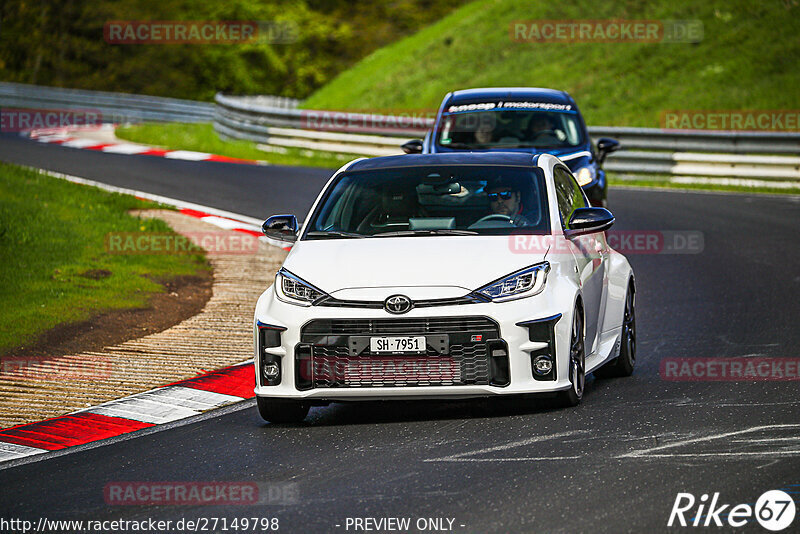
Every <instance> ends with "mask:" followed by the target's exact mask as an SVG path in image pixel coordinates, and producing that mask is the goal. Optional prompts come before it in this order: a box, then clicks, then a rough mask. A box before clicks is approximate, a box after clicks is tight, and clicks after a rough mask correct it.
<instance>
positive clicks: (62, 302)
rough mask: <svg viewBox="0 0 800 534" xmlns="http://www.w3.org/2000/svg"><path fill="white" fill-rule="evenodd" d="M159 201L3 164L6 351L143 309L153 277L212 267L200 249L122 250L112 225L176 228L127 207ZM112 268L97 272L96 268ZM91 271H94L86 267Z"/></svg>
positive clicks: (1, 277) (0, 311)
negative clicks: (110, 314) (111, 237)
mask: <svg viewBox="0 0 800 534" xmlns="http://www.w3.org/2000/svg"><path fill="white" fill-rule="evenodd" d="M153 207H154V204H152V203H149V202H144V201H140V200H137V199H136V198H134V197H132V196H128V195H120V194H116V193H108V192H105V191H102V190H99V189H96V188H93V187H87V186H82V185H77V184H73V183H70V182H67V181H65V180H59V179H57V178H52V177H49V176H46V175H44V174H40V173H38V172H36V171H34V170H30V169H25V168H22V167H18V166H15V165H8V164H4V163H2V164H0V302H3V303H4V305H3V306H2V307H0V354H2V353H4V352H7V351H8V350H10V349H13V348H15V347H18V346H21V345H23V344H26V343H29V342H31V341H33V340H35V339H36V337H37V336H38V335H39V334H42V333H43V332H45V331H47V330H48V329H50V328H53V327H54V326H56V325H59V324H64V323H75V322H80V321H84V320H87V319H89V318H90V317H92V316H96V315H98V314H100V313H102V312H106V311H110V310H119V309H131V308H142V307H146V306H147V305H148V300H149V299H148V297H149V295H151V294H152V293H160V292H163V291H164V287H163V286H162V285H160V284H158V283H157V282H156V281H154V280H163V279H168V278H171V277H174V276H180V275H192V274H197V273H198V272H200V270H202V269H208V268H209V267H208V264H207V262H206V261H205V258H204V257H203V255H201V254H183V255H119V254H109V253H108V252H107V251H106V236H107V234H109V233H111V232H157V233H159V234H161V233H174V232H172V230H171V229H170V228H169V226H168V225H167V224H166V223H165V222H163V221H161V220H158V219H139V218H136V217H133V216H131V215H128V213H127V212H128V210H130V209H136V208H153ZM92 271H94V272H99V271H108V272H110V275H108V276H107V277H101V278H99V279H94V278H93V277H91V274H92V273H91V272H92ZM87 272H88V274H87Z"/></svg>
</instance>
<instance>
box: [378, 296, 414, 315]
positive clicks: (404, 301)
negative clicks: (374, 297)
mask: <svg viewBox="0 0 800 534" xmlns="http://www.w3.org/2000/svg"><path fill="white" fill-rule="evenodd" d="M383 309H385V310H386V311H387V312H389V313H396V314H399V313H406V312H407V311H408V310H410V309H411V299H410V298H408V297H406V296H405V295H392V296H391V297H389V298H387V299H386V300H385V301H383Z"/></svg>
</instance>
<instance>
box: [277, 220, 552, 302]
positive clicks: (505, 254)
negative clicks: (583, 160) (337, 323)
mask: <svg viewBox="0 0 800 534" xmlns="http://www.w3.org/2000/svg"><path fill="white" fill-rule="evenodd" d="M518 237H524V238H525V239H528V240H529V239H531V238H536V237H538V238H540V239H541V238H542V237H543V236H530V235H525V236H430V237H428V236H425V237H385V238H377V237H376V238H365V239H328V240H311V241H298V242H297V243H295V245H294V246H293V247H292V251H291V252H290V253H289V256H288V257H287V258H286V261H285V262H284V264H283V266H284V267H285V268H286V269H287V270H289V271H290V272H292V273H293V274H295V275H296V276H299V277H300V278H302V279H303V280H305V281H307V282H309V283H310V284H313V285H315V286H317V287H318V288H319V289H321V290H323V291H325V292H327V293H329V294H334V293H336V294H335V295H334V296H336V297H337V298H342V299H347V298H356V299H358V298H366V294H371V295H372V296H375V297H378V296H379V295H382V294H383V293H387V295H386V296H389V295H390V294H392V292H393V290H400V289H401V288H402V289H403V293H404V294H405V295H407V296H409V297H411V298H412V299H415V298H449V297H459V296H463V295H464V294H466V293H467V292H469V291H472V290H475V289H478V288H479V287H482V286H484V285H486V284H488V283H489V282H493V281H494V280H496V279H498V278H501V277H503V276H505V275H507V274H510V273H512V272H514V271H517V270H520V269H522V268H524V267H527V266H529V265H533V264H535V263H539V262H541V261H543V260H544V258H545V256H546V252H547V249H546V245H543V246H542V247H535V248H537V250H531V249H530V247H528V248H526V249H525V252H523V253H515V252H514V248H515V245H514V243H515V241H514V239H515V238H518ZM378 288H380V290H379V291H371V290H374V289H378ZM375 293H377V294H379V295H375Z"/></svg>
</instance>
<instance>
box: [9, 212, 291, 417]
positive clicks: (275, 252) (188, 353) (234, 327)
mask: <svg viewBox="0 0 800 534" xmlns="http://www.w3.org/2000/svg"><path fill="white" fill-rule="evenodd" d="M136 214H138V215H139V216H141V217H158V218H161V219H163V220H165V221H166V222H167V223H168V224H169V225H170V226H171V227H172V228H173V229H174V230H175V231H176V232H178V233H181V234H184V235H187V234H196V233H197V232H209V233H211V234H213V235H215V236H219V235H222V234H223V233H224V234H229V236H231V237H232V236H236V237H237V238H242V237H249V236H247V235H246V234H242V233H239V232H232V231H230V232H229V231H225V230H220V228H218V227H216V226H211V225H209V224H207V223H203V222H201V221H198V219H196V218H194V217H189V216H187V215H183V214H180V213H177V212H173V211H168V210H144V211H139V212H136ZM253 239H255V237H253ZM285 257H286V252H285V251H284V250H282V249H280V248H278V247H274V246H271V245H268V244H266V243H264V242H261V241H259V242H258V248H257V251H255V252H249V253H237V254H231V253H225V252H213V251H209V252H208V259H209V262H210V264H211V266H212V268H213V271H214V276H213V294H212V296H211V298H210V299H209V301H208V302H207V303H206V305H205V307H204V308H203V309H202V311H201V312H200V313H198V314H197V315H195V316H193V317H191V318H189V319H186V320H185V321H182V322H180V323H178V324H176V325H174V326H172V327H171V328H168V329H166V330H163V331H161V332H158V333H155V334H151V335H147V336H144V337H140V338H137V339H132V340H130V341H126V342H124V343H121V344H119V345H114V346H109V347H105V348H103V349H102V350H98V351H86V352H78V353H75V354H67V355H64V356H59V357H55V358H48V359H46V360H41V362H34V363H31V364H28V365H27V366H25V367H19V368H16V369H13V370H10V371H6V370H4V372H3V373H2V374H0V428H6V427H9V426H14V425H18V424H24V423H30V422H33V421H39V420H42V419H46V418H49V417H54V416H57V415H62V414H65V413H69V412H73V411H76V410H80V409H83V408H87V407H89V406H94V405H96V404H100V403H102V402H106V401H110V400H113V399H117V398H120V397H124V396H127V395H131V394H133V393H139V392H142V391H147V390H149V389H152V388H154V387H157V386H162V385H164V384H168V383H171V382H175V381H177V380H181V379H185V378H191V377H194V376H196V375H198V374H202V373H204V372H207V371H212V370H214V369H218V368H220V367H225V366H228V365H232V364H236V363H240V362H243V361H245V360H248V359H250V358H252V357H253V331H252V328H253V327H252V323H253V310H254V307H255V303H256V300H257V298H258V295H259V294H260V293H261V292H263V291H264V289H266V287H267V286H268V285H269V284H270V283H271V282H272V280H273V279H274V276H275V272H276V271H277V270H278V269H279V268H280V266H281V264H282V263H283V260H284V258H285ZM120 327H122V328H124V325H120Z"/></svg>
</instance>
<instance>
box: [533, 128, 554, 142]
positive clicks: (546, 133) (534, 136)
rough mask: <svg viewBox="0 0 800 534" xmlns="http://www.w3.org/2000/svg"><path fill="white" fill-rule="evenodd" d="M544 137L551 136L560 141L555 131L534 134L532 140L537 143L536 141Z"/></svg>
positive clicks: (541, 131) (542, 131)
mask: <svg viewBox="0 0 800 534" xmlns="http://www.w3.org/2000/svg"><path fill="white" fill-rule="evenodd" d="M543 135H549V136H551V137H555V138H556V139H558V134H557V133H556V131H555V130H539V131H538V132H536V133H535V134H533V139H531V141H535V140H536V139H538V138H539V137H541V136H543Z"/></svg>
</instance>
